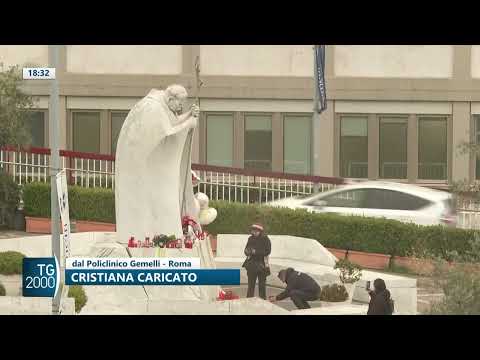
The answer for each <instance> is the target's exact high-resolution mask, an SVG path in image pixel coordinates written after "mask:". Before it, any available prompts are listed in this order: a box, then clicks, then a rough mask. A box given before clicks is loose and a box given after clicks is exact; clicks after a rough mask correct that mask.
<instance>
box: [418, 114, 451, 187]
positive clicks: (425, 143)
mask: <svg viewBox="0 0 480 360" xmlns="http://www.w3.org/2000/svg"><path fill="white" fill-rule="evenodd" d="M418 178H419V179H428V180H446V179H447V120H446V119H445V118H428V117H422V118H420V119H419V123H418Z"/></svg>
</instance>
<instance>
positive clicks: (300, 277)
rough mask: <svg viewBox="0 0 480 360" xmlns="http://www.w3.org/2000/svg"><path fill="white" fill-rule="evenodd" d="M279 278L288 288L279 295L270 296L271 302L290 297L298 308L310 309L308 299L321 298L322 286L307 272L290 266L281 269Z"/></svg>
mask: <svg viewBox="0 0 480 360" xmlns="http://www.w3.org/2000/svg"><path fill="white" fill-rule="evenodd" d="M278 278H279V279H280V280H281V281H282V282H284V283H286V284H287V288H286V289H285V290H284V291H283V292H282V293H280V294H278V295H277V296H275V297H273V296H272V297H270V301H271V302H275V301H280V300H283V299H286V298H288V297H289V298H290V299H292V301H293V303H294V304H295V306H296V307H297V308H298V309H310V305H309V303H308V301H314V300H318V299H319V298H320V292H321V288H320V286H319V285H318V284H317V282H316V281H315V280H314V279H313V278H312V277H311V276H309V275H307V274H305V273H302V272H300V271H295V269H293V268H288V269H284V270H281V271H280V272H279V273H278Z"/></svg>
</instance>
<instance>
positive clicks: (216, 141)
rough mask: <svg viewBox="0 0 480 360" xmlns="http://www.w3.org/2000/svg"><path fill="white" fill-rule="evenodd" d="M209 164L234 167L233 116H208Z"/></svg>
mask: <svg viewBox="0 0 480 360" xmlns="http://www.w3.org/2000/svg"><path fill="white" fill-rule="evenodd" d="M207 164H208V165H214V166H227V167H231V166H233V114H225V115H223V114H208V115H207Z"/></svg>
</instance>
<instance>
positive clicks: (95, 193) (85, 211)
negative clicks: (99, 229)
mask: <svg viewBox="0 0 480 360" xmlns="http://www.w3.org/2000/svg"><path fill="white" fill-rule="evenodd" d="M23 202H24V209H25V215H26V216H31V217H50V206H51V204H50V184H46V183H30V184H27V185H25V186H24V187H23ZM68 203H69V210H70V218H72V219H75V220H90V221H99V222H106V223H115V194H114V192H113V191H112V190H111V189H105V188H98V187H97V188H84V187H80V186H69V187H68Z"/></svg>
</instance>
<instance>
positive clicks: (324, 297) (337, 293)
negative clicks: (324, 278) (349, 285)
mask: <svg viewBox="0 0 480 360" xmlns="http://www.w3.org/2000/svg"><path fill="white" fill-rule="evenodd" d="M347 299H348V292H347V289H346V288H345V286H343V285H340V284H331V285H326V286H323V287H322V291H321V292H320V300H321V301H328V302H340V301H346V300H347Z"/></svg>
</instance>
